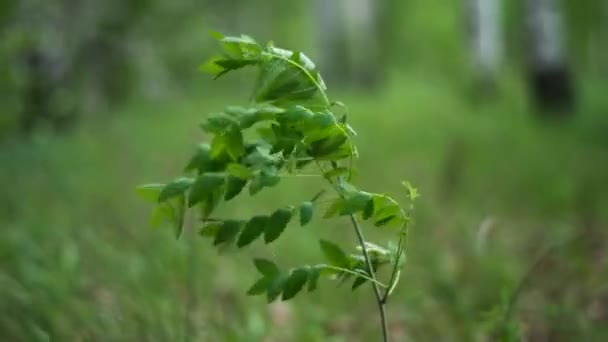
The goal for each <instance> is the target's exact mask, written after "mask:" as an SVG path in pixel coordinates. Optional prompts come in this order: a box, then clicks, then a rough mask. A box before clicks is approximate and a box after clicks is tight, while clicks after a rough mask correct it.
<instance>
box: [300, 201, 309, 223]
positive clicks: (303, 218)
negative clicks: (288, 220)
mask: <svg viewBox="0 0 608 342" xmlns="http://www.w3.org/2000/svg"><path fill="white" fill-rule="evenodd" d="M311 219H312V202H304V203H302V204H300V225H301V226H305V225H306V224H308V222H310V220H311Z"/></svg>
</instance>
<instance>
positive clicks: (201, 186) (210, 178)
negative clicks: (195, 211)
mask: <svg viewBox="0 0 608 342" xmlns="http://www.w3.org/2000/svg"><path fill="white" fill-rule="evenodd" d="M224 181H225V179H224V176H223V175H222V174H219V173H203V174H201V175H200V176H198V177H197V178H196V180H195V181H194V184H192V188H191V189H190V195H189V197H188V206H190V207H192V206H194V205H195V204H197V203H198V202H201V201H204V200H205V199H207V198H208V197H209V196H211V195H212V194H213V192H214V191H216V190H217V189H219V188H220V187H221V186H222V185H224Z"/></svg>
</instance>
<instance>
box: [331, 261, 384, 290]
mask: <svg viewBox="0 0 608 342" xmlns="http://www.w3.org/2000/svg"><path fill="white" fill-rule="evenodd" d="M319 266H322V267H323V268H327V269H330V270H334V271H340V272H344V273H349V274H352V275H354V276H357V277H361V278H363V279H365V280H369V281H370V282H372V283H374V284H376V285H378V286H381V287H383V288H385V289H388V286H387V285H386V284H384V283H382V282H380V281H379V280H377V279H375V278H372V277H368V276H366V275H364V274H363V273H359V272H355V271H351V270H349V269H348V268H342V267H337V266H332V265H326V264H323V265H319Z"/></svg>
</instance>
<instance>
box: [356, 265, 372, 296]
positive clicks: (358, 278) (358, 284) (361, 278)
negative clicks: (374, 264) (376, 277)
mask: <svg viewBox="0 0 608 342" xmlns="http://www.w3.org/2000/svg"><path fill="white" fill-rule="evenodd" d="M357 272H358V273H361V274H363V275H365V276H368V277H370V275H369V274H368V273H367V272H365V271H363V270H361V269H357ZM366 281H367V279H365V278H363V277H357V278H355V281H354V282H353V286H352V287H351V289H352V290H353V291H354V290H356V289H357V288H358V287H359V286H361V285H363V284H364V283H365V282H366Z"/></svg>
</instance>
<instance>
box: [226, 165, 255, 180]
mask: <svg viewBox="0 0 608 342" xmlns="http://www.w3.org/2000/svg"><path fill="white" fill-rule="evenodd" d="M226 171H228V173H229V174H231V175H233V176H234V177H237V178H240V179H249V178H250V177H251V171H250V170H249V169H248V168H247V167H246V166H244V165H241V164H238V163H230V164H228V167H227V168H226Z"/></svg>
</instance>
